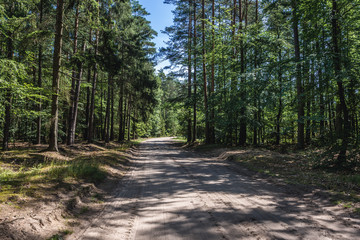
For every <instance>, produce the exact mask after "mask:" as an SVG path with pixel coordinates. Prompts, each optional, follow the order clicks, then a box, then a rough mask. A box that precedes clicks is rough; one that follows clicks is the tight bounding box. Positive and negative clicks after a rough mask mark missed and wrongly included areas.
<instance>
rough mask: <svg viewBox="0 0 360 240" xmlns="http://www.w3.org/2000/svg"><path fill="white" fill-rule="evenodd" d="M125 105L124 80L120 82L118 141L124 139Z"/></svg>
mask: <svg viewBox="0 0 360 240" xmlns="http://www.w3.org/2000/svg"><path fill="white" fill-rule="evenodd" d="M123 105H124V82H123V81H121V83H120V93H119V138H118V141H119V142H122V141H124V133H123V124H124V121H123V115H124V113H123Z"/></svg>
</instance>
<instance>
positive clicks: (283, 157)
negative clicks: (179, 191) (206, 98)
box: [186, 144, 360, 216]
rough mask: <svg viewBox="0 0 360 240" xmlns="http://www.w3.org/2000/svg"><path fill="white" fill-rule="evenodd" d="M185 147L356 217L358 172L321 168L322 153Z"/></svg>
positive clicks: (358, 209) (358, 208)
mask: <svg viewBox="0 0 360 240" xmlns="http://www.w3.org/2000/svg"><path fill="white" fill-rule="evenodd" d="M186 147H188V148H190V149H192V150H194V151H196V152H198V153H200V154H205V155H211V156H214V157H217V158H218V159H221V160H227V161H230V162H234V163H236V164H238V165H240V166H241V167H244V168H246V169H248V170H250V171H252V172H254V174H255V173H256V174H257V175H259V176H262V177H264V178H267V179H268V180H269V181H273V182H282V183H286V184H290V185H293V186H294V187H295V188H301V189H304V190H312V191H317V194H318V195H322V196H323V197H324V198H327V199H329V200H330V202H332V203H333V204H334V205H339V206H340V207H343V208H345V209H347V210H348V211H349V212H351V213H352V214H353V215H358V216H360V169H357V168H354V169H353V171H351V172H350V171H347V170H338V169H332V168H326V167H324V165H321V163H324V162H327V161H328V159H329V158H330V157H329V155H327V154H326V153H325V151H326V150H325V149H321V148H320V149H318V148H317V149H315V148H309V149H306V150H302V151H293V150H284V148H278V149H273V148H272V149H270V150H269V149H266V148H259V147H257V148H253V147H245V148H238V147H224V146H220V145H199V144H195V145H190V146H186ZM357 157H359V156H357Z"/></svg>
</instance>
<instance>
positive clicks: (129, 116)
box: [127, 96, 131, 141]
mask: <svg viewBox="0 0 360 240" xmlns="http://www.w3.org/2000/svg"><path fill="white" fill-rule="evenodd" d="M127 111H128V114H127V130H128V131H127V140H128V141H130V134H131V125H130V124H131V96H129V100H128V107H127Z"/></svg>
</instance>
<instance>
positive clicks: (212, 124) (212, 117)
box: [209, 0, 215, 143]
mask: <svg viewBox="0 0 360 240" xmlns="http://www.w3.org/2000/svg"><path fill="white" fill-rule="evenodd" d="M211 10H212V11H211V12H212V14H211V24H212V27H211V38H212V39H211V41H212V44H211V50H212V55H211V88H210V99H211V100H210V103H211V104H210V105H211V114H210V130H209V131H210V136H209V138H210V143H215V104H214V93H215V0H213V1H212V5H211Z"/></svg>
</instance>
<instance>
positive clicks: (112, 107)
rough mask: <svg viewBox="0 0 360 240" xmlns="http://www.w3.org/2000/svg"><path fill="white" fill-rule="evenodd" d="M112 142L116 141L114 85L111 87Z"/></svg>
mask: <svg viewBox="0 0 360 240" xmlns="http://www.w3.org/2000/svg"><path fill="white" fill-rule="evenodd" d="M110 109H111V111H110V112H111V116H110V141H114V85H113V84H112V86H111V106H110Z"/></svg>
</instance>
